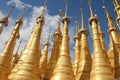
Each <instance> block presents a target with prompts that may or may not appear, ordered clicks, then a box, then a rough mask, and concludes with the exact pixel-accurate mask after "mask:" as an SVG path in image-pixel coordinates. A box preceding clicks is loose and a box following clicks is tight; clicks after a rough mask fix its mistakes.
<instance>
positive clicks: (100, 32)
mask: <svg viewBox="0 0 120 80" xmlns="http://www.w3.org/2000/svg"><path fill="white" fill-rule="evenodd" d="M98 32H99V34H100V41H101V45H102V48H103V49H104V50H105V51H106V46H105V42H104V40H103V37H104V33H103V31H102V30H101V29H100V22H98Z"/></svg>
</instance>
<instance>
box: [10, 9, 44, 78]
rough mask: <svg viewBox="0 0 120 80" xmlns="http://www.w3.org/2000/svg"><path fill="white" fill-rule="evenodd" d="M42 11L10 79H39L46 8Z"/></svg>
mask: <svg viewBox="0 0 120 80" xmlns="http://www.w3.org/2000/svg"><path fill="white" fill-rule="evenodd" d="M41 13H42V15H41V16H40V17H38V18H37V21H36V25H35V27H34V29H33V31H32V33H31V36H30V38H29V40H28V42H27V44H26V47H25V48H24V50H23V51H22V54H21V57H20V59H19V61H18V63H17V64H16V66H15V67H14V68H13V69H12V71H11V74H10V75H9V79H10V80H17V79H20V80H39V60H40V38H41V33H42V27H43V24H44V10H42V12H41Z"/></svg>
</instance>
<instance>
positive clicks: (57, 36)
mask: <svg viewBox="0 0 120 80" xmlns="http://www.w3.org/2000/svg"><path fill="white" fill-rule="evenodd" d="M61 16H62V12H61V11H60V13H59V18H58V27H57V30H56V32H55V33H54V35H53V37H54V41H53V47H52V51H51V56H50V59H49V61H48V65H47V70H46V73H45V76H44V79H43V80H50V78H51V77H52V75H53V71H54V68H55V66H56V63H57V61H58V57H59V54H60V44H61V30H60V24H61V20H60V17H61Z"/></svg>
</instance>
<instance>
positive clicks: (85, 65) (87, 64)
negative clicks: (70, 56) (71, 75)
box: [75, 8, 92, 80]
mask: <svg viewBox="0 0 120 80" xmlns="http://www.w3.org/2000/svg"><path fill="white" fill-rule="evenodd" d="M81 20H82V27H81V29H80V32H79V33H80V35H81V39H80V45H81V46H80V55H79V63H78V72H77V76H76V77H75V80H89V79H90V71H91V64H92V58H91V55H90V49H89V46H88V39H87V30H86V29H85V24H84V15H83V9H82V8H81Z"/></svg>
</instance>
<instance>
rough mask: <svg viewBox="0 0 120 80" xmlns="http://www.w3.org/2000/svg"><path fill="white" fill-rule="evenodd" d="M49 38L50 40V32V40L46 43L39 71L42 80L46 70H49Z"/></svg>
mask: <svg viewBox="0 0 120 80" xmlns="http://www.w3.org/2000/svg"><path fill="white" fill-rule="evenodd" d="M49 38H50V32H49V35H48V40H47V41H46V42H45V47H44V51H43V53H42V57H41V59H40V65H39V70H40V80H43V78H44V76H45V73H46V70H47V60H48V59H47V58H48V48H49Z"/></svg>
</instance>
